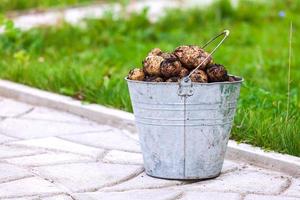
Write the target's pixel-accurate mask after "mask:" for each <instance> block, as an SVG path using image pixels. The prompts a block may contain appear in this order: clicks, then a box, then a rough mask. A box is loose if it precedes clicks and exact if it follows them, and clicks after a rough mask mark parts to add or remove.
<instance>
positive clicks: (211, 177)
mask: <svg viewBox="0 0 300 200" xmlns="http://www.w3.org/2000/svg"><path fill="white" fill-rule="evenodd" d="M146 174H147V175H148V176H150V177H152V178H159V179H165V180H181V181H204V180H208V179H213V178H217V177H218V176H220V175H221V172H220V173H218V174H217V175H212V176H208V177H204V178H202V177H186V178H172V177H159V176H154V175H152V174H149V173H147V172H146Z"/></svg>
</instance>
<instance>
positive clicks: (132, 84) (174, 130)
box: [127, 79, 242, 179]
mask: <svg viewBox="0 0 300 200" xmlns="http://www.w3.org/2000/svg"><path fill="white" fill-rule="evenodd" d="M127 81H128V87H129V92H130V97H131V102H132V106H133V111H134V116H135V121H136V126H137V129H138V132H139V139H140V144H141V148H142V153H143V158H144V166H145V170H146V173H147V174H148V175H150V176H154V177H160V178H167V179H206V178H213V177H216V176H218V175H219V174H220V172H221V169H222V165H223V161H224V156H225V152H226V148H227V143H228V139H229V135H230V130H231V127H232V122H233V118H234V114H235V109H236V105H237V100H238V97H239V93H240V85H241V82H242V79H241V80H240V81H236V82H220V83H206V84H205V83H193V86H192V89H193V95H192V96H180V95H178V93H177V92H178V87H179V86H178V83H165V82H162V83H154V82H141V81H132V80H127Z"/></svg>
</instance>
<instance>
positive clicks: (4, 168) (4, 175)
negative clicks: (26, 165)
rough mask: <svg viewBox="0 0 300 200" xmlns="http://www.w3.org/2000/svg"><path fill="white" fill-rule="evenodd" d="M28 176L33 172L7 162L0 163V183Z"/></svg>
mask: <svg viewBox="0 0 300 200" xmlns="http://www.w3.org/2000/svg"><path fill="white" fill-rule="evenodd" d="M29 176H33V174H32V173H30V172H29V171H28V170H26V169H23V168H20V167H17V166H14V165H11V164H7V163H0V183H3V182H8V181H12V180H17V179H21V178H25V177H29Z"/></svg>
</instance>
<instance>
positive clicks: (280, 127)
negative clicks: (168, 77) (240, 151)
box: [0, 0, 300, 156]
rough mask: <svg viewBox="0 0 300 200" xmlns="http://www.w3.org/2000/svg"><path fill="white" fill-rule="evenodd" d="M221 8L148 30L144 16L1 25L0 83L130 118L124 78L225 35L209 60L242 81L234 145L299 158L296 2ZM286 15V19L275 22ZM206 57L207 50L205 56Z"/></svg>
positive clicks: (180, 14) (179, 14) (171, 15)
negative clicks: (162, 54) (164, 54)
mask: <svg viewBox="0 0 300 200" xmlns="http://www.w3.org/2000/svg"><path fill="white" fill-rule="evenodd" d="M272 2H276V3H272V4H271V3H269V4H254V3H251V2H243V3H242V4H241V5H240V6H239V7H238V8H237V9H233V8H231V7H230V6H229V5H228V4H227V3H226V2H225V1H223V2H221V3H218V4H215V5H213V6H211V7H209V8H208V9H205V10H199V9H192V10H188V11H180V10H170V11H169V12H167V14H166V16H165V17H163V18H161V19H160V20H159V21H158V22H157V23H155V24H151V23H150V22H149V21H148V19H147V17H146V14H147V12H146V11H145V12H144V13H142V14H133V15H132V16H130V17H129V18H127V19H126V18H125V17H120V18H118V19H116V18H115V17H112V15H110V14H107V16H106V17H105V18H103V19H99V20H88V21H87V25H86V27H85V28H79V27H74V26H71V25H67V24H64V25H62V26H60V27H52V28H40V29H33V30H30V31H28V32H24V33H21V32H19V31H16V30H15V29H14V28H13V27H12V26H11V24H10V23H9V22H6V26H7V31H6V33H5V34H4V35H1V36H0V55H1V60H0V77H1V78H4V79H9V80H12V81H16V82H20V83H24V84H27V85H31V86H34V87H38V88H41V89H45V90H49V91H53V92H57V93H62V94H66V95H70V96H75V97H78V96H83V97H84V101H88V102H95V103H99V104H104V105H107V106H111V107H115V108H120V109H123V110H126V111H131V110H132V109H131V105H130V99H129V94H128V90H127V86H126V83H125V81H124V79H123V78H124V77H125V76H126V74H127V72H128V70H129V69H130V68H133V67H136V66H141V61H142V59H143V58H144V57H145V56H146V54H147V52H148V51H149V50H150V49H152V48H154V47H160V48H161V49H163V50H166V51H171V50H172V49H174V48H175V47H176V46H178V45H180V44H199V45H201V44H203V43H204V42H205V41H207V40H208V39H209V38H211V37H212V36H214V35H215V34H216V33H219V32H220V31H222V30H223V29H225V28H226V29H230V30H231V35H230V37H229V39H228V40H227V41H226V42H225V44H224V45H223V46H222V47H221V48H220V49H219V50H218V51H217V53H216V54H215V55H214V60H215V61H217V62H218V63H222V64H224V65H226V66H227V68H228V70H229V72H230V73H232V74H236V75H240V76H243V77H244V78H245V84H244V86H243V88H242V90H241V98H240V102H239V106H238V111H237V115H236V118H235V125H234V128H233V130H232V138H233V139H236V140H238V141H244V142H247V143H251V144H254V145H257V146H261V147H263V148H265V149H272V150H275V151H279V152H284V153H289V154H292V155H296V156H300V101H299V85H300V71H299V70H300V69H299V66H300V57H299V56H298V57H297V55H299V53H300V51H299V50H300V38H299V37H297V35H299V34H298V33H299V31H298V29H299V27H300V13H299V12H298V10H299V9H300V4H299V3H297V2H296V1H283V0H282V1H280V0H277V1H272ZM280 11H284V12H285V17H279V14H278V13H279V12H280ZM291 19H292V20H293V25H294V38H293V43H292V45H293V57H292V66H291V80H292V82H291V85H290V91H291V93H290V106H289V117H288V118H286V115H287V110H286V108H287V88H288V85H287V83H288V47H289V45H288V44H289V43H288V41H289V24H290V21H291ZM208 50H209V49H208Z"/></svg>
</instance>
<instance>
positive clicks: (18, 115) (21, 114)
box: [11, 107, 34, 119]
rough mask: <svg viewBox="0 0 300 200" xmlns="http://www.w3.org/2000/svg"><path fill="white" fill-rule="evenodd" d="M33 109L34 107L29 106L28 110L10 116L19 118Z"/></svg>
mask: <svg viewBox="0 0 300 200" xmlns="http://www.w3.org/2000/svg"><path fill="white" fill-rule="evenodd" d="M33 110H34V107H31V108H29V109H28V110H26V111H24V112H23V113H20V114H17V115H15V116H12V117H11V118H16V119H18V118H21V117H23V116H25V115H27V114H29V113H31V112H32V111H33Z"/></svg>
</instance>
